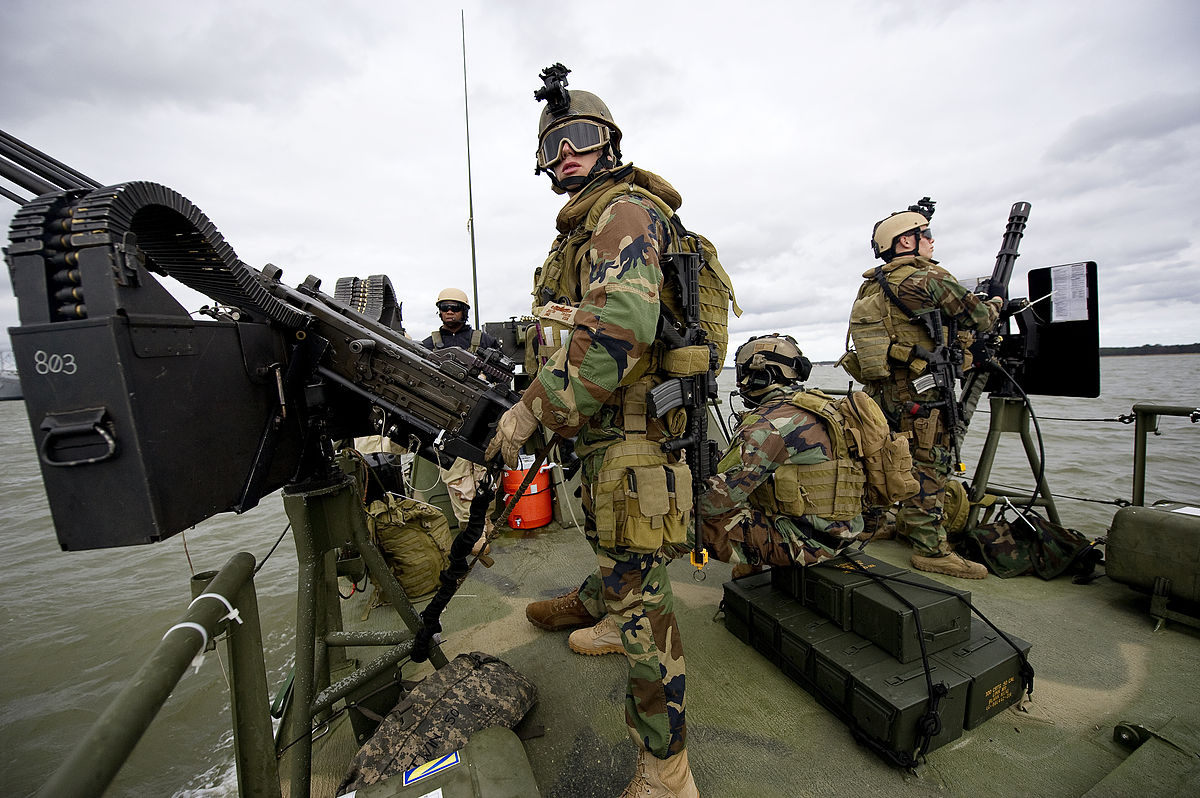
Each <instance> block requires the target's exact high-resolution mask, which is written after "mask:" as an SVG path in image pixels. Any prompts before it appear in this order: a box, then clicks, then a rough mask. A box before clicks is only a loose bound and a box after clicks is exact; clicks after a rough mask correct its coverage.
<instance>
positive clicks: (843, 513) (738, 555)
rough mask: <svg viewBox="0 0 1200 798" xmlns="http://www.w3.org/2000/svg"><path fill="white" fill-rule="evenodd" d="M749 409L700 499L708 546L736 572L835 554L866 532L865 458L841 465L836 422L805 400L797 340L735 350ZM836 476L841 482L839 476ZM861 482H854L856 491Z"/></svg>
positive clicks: (804, 363) (779, 338)
mask: <svg viewBox="0 0 1200 798" xmlns="http://www.w3.org/2000/svg"><path fill="white" fill-rule="evenodd" d="M734 362H735V364H736V369H737V371H736V375H737V388H738V393H739V395H740V396H741V398H742V401H743V402H744V403H745V404H746V407H747V410H746V411H745V412H744V413H742V414H741V416H740V418H739V419H738V425H737V428H736V429H735V430H734V432H733V438H732V440H731V441H730V446H729V449H728V450H727V451H726V452H725V456H724V457H723V458H722V459H721V462H720V463H719V464H718V466H717V471H718V473H717V474H716V476H714V477H712V478H710V479H709V482H708V490H707V491H706V492H705V493H704V495H703V496H702V497H701V498H700V499H699V509H700V514H701V517H702V519H703V528H704V545H705V547H706V548H707V549H708V551H709V552H710V553H711V554H712V555H713V556H715V557H716V558H717V559H719V560H722V561H724V562H729V563H733V565H734V576H740V575H742V574H744V573H747V572H750V571H751V570H758V569H759V568H761V567H762V566H764V565H792V564H795V565H813V564H815V563H818V562H821V561H822V560H827V559H830V558H832V557H835V556H837V555H838V554H839V553H840V552H841V551H842V549H844V548H846V547H847V546H849V545H850V544H851V543H852V542H854V541H855V539H856V538H857V536H858V534H859V533H860V532H862V530H863V519H862V508H863V489H862V484H863V483H862V479H857V480H855V479H853V478H851V479H847V471H846V468H847V467H848V468H849V469H850V471H849V474H850V476H851V477H853V476H854V475H855V474H857V475H858V476H861V474H862V466H861V463H860V462H859V461H858V460H857V459H855V458H852V457H849V456H848V455H845V453H843V456H844V457H846V458H847V460H848V462H846V463H842V464H840V465H842V466H843V468H842V469H839V468H838V467H837V466H838V465H839V464H838V463H837V459H838V454H837V452H836V451H835V449H836V446H835V444H834V443H833V442H832V441H831V438H830V433H829V430H828V426H829V425H830V424H832V423H836V422H832V421H829V420H826V419H825V418H823V417H821V416H820V415H818V414H817V413H816V412H815V411H814V410H813V409H808V408H806V407H805V406H804V404H805V403H806V396H807V397H808V398H809V399H813V400H815V402H808V404H809V407H813V408H815V407H818V406H820V404H821V403H822V402H823V401H824V400H823V399H821V398H818V397H820V396H822V395H819V394H815V395H814V394H806V392H805V391H804V390H803V388H804V386H803V385H802V383H803V382H804V380H806V379H807V378H808V375H809V372H810V371H811V370H812V364H811V363H810V362H809V360H808V358H806V357H804V355H803V353H802V352H801V351H800V349H799V347H798V346H797V345H796V342H795V340H794V339H793V338H792V337H791V336H788V335H780V334H778V333H773V334H771V335H765V336H761V337H757V338H751V339H750V340H749V341H747V342H746V343H744V344H742V345H741V346H740V347H739V348H738V350H737V354H736V355H735V356H734ZM839 477H840V479H839ZM855 486H857V489H856V488H855Z"/></svg>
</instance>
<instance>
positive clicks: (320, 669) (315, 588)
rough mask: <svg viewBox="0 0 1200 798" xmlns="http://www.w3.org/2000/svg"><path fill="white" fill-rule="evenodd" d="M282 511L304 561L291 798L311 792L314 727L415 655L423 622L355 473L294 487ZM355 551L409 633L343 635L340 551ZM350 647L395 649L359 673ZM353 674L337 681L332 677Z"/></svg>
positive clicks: (435, 653) (287, 738)
mask: <svg viewBox="0 0 1200 798" xmlns="http://www.w3.org/2000/svg"><path fill="white" fill-rule="evenodd" d="M283 505H284V510H285V511H286V512H287V516H288V519H289V520H290V521H291V523H292V534H293V537H294V538H295V541H296V558H297V560H298V564H299V569H298V583H297V589H296V670H295V678H294V681H293V687H292V694H291V700H290V704H289V706H288V708H287V714H286V715H285V718H284V722H283V723H282V724H281V726H280V730H281V731H280V737H279V739H278V740H277V741H276V753H277V754H279V755H282V754H283V746H286V745H288V744H289V743H292V742H293V741H294V745H291V746H290V748H288V749H287V756H289V757H291V763H290V779H291V784H290V791H289V794H290V795H293V796H307V795H308V794H309V779H310V770H311V767H310V766H311V761H312V732H313V723H314V721H320V720H323V719H328V717H329V716H330V714H331V713H330V710H331V709H332V708H333V705H334V704H335V703H336V702H337V701H339V700H342V699H344V698H347V697H348V696H350V695H351V694H352V693H355V692H356V691H358V690H361V689H362V688H364V687H365V686H366V685H367V683H368V682H370V681H371V680H373V679H375V678H376V677H378V676H380V675H381V674H383V673H384V672H386V671H387V670H388V669H389V668H391V667H393V666H395V664H396V663H397V662H399V661H400V660H402V659H404V658H405V657H407V656H409V654H411V653H412V647H413V640H414V636H415V634H416V632H417V630H418V629H419V628H420V626H421V620H420V618H419V617H418V615H417V613H416V610H414V609H413V606H412V603H411V602H410V601H409V600H408V596H407V595H405V593H404V589H403V588H402V587H401V586H400V583H399V582H398V581H397V580H396V577H395V575H394V574H393V573H392V571H391V569H389V568H388V567H387V564H386V563H385V562H384V560H383V555H382V554H381V553H380V551H379V549H378V547H376V546H375V545H374V544H373V543H372V542H371V541H370V536H369V534H368V531H367V522H366V513H365V511H364V510H363V506H362V502H361V501H360V500H359V498H358V490H357V482H356V481H355V480H354V478H353V477H351V476H349V475H344V474H342V475H340V477H339V476H335V477H334V478H333V479H332V480H331V481H330V482H328V483H325V484H322V485H312V484H306V485H296V484H293V485H289V486H288V487H286V488H284V489H283ZM345 545H351V546H353V547H354V548H355V549H356V550H357V551H358V553H359V554H360V555H361V556H362V559H363V562H364V563H365V564H366V567H367V570H368V571H369V572H370V574H371V575H372V576H374V577H375V580H376V581H377V582H378V583H379V584H380V585H381V586H382V587H383V592H384V594H385V596H386V597H387V599H388V601H389V602H390V603H391V605H392V606H393V607H394V608H395V609H396V612H397V613H399V615H400V618H401V619H402V620H403V621H404V624H405V626H407V627H408V632H407V633H406V632H403V631H398V632H394V633H389V632H344V631H342V619H341V608H340V601H341V598H340V595H339V592H338V574H337V561H336V558H337V550H338V549H339V548H341V547H342V546H345ZM346 646H390V647H391V648H389V649H388V650H387V651H386V652H385V653H383V654H382V655H380V656H379V657H377V658H376V659H374V660H372V661H371V662H370V663H369V664H367V665H364V666H362V667H358V668H354V667H353V663H352V662H351V661H350V660H349V659H348V658H347V657H346V653H345V647H346ZM429 659H430V662H431V663H432V664H433V665H434V667H437V668H441V667H442V666H443V665H445V664H446V655H445V654H444V653H443V652H442V650H441V648H440V647H439V646H438V644H437V643H434V644H433V645H432V647H431V649H430V656H429ZM340 672H349V675H347V676H344V677H343V678H341V679H339V680H338V681H337V682H336V683H331V681H332V678H331V677H332V674H334V673H340Z"/></svg>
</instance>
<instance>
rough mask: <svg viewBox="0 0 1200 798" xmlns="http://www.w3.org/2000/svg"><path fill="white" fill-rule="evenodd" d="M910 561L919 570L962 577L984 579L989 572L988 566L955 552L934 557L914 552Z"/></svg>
mask: <svg viewBox="0 0 1200 798" xmlns="http://www.w3.org/2000/svg"><path fill="white" fill-rule="evenodd" d="M910 563H911V564H912V567H913V568H916V569H917V570H918V571H928V572H930V573H934V574H946V575H947V576H957V577H959V578H961V579H983V578H984V577H985V576H987V573H988V571H987V566H985V565H983V564H982V563H977V562H973V561H971V560H968V559H965V558H963V557H960V556H959V555H958V554H955V553H954V552H951V553H950V554H942V555H938V556H934V557H923V556H922V555H920V554H914V555H913V556H912V560H910Z"/></svg>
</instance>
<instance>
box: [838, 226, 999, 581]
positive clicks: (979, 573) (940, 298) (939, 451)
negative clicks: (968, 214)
mask: <svg viewBox="0 0 1200 798" xmlns="http://www.w3.org/2000/svg"><path fill="white" fill-rule="evenodd" d="M872 248H873V250H874V252H875V254H876V256H877V257H879V258H880V259H882V260H883V261H884V263H883V265H882V266H877V267H875V268H872V269H869V270H867V271H866V272H864V273H863V277H864V278H865V282H864V283H863V285H862V287H861V288H860V289H859V292H858V299H857V300H856V302H855V308H856V309H857V308H859V307H862V306H864V305H865V304H867V303H869V302H870V301H871V300H872V299H877V300H879V299H882V301H880V304H881V306H882V307H883V308H885V311H884V314H883V318H882V321H881V324H882V326H883V328H884V330H885V331H886V335H884V336H881V340H882V341H883V346H886V347H887V351H886V352H885V353H883V354H884V356H885V357H886V362H887V367H888V370H889V371H890V375H889V376H887V377H885V378H882V379H864V383H865V390H866V392H867V393H868V394H870V396H871V397H872V398H874V399H875V400H876V401H877V402H878V403H879V406H880V407H881V408H882V409H883V412H884V414H885V415H886V416H887V418H888V422H889V424H891V425H892V428H893V429H894V430H896V431H899V432H906V433H910V434H911V439H910V445H911V447H912V458H913V468H914V475H915V476H916V477H917V480H918V482H919V483H920V486H921V489H920V492H918V493H917V495H916V496H913V497H912V498H910V499H905V500H904V501H903V502H901V504H900V509H899V511H898V512H897V515H896V531H897V532H899V533H900V534H902V535H906V536H907V537H908V539H909V541H910V542H911V543H912V547H913V556H912V566H913V568H916V569H918V570H922V571H931V572H934V573H942V574H949V575H950V576H957V577H963V578H967V579H982V578H983V577H985V576H986V575H987V569H986V568H985V567H984V566H983V565H981V564H979V563H976V562H972V561H970V560H966V559H964V558H963V557H961V556H959V555H958V554H956V553H955V552H954V551H953V549H952V548H951V546H950V544H949V543H948V542H947V540H946V527H945V525H944V524H943V509H942V505H943V502H944V499H945V493H946V481H947V480H948V479H949V476H950V470H951V462H950V461H951V456H952V453H951V449H950V437H949V431H948V427H947V423H946V417H945V413H944V412H943V411H941V410H938V409H934V410H932V411H930V413H929V415H928V417H924V418H922V417H920V416H915V415H912V414H911V413H909V412H907V410H906V406H907V407H911V405H908V404H907V403H912V402H916V403H919V404H934V403H936V402H938V401H939V400H941V399H942V398H943V397H942V396H941V395H940V392H939V391H938V390H937V389H933V390H930V391H926V392H924V393H918V392H917V390H916V389H915V388H914V386H913V380H915V379H917V378H918V377H919V376H921V374H922V373H923V372H924V371H925V367H926V362H925V361H924V360H923V359H922V358H921V357H920V354H919V349H924V350H925V351H929V352H932V351H933V350H934V349H935V348H936V347H937V346H939V345H942V344H947V343H954V342H948V341H934V340H933V338H932V337H931V335H930V333H929V331H928V329H927V326H926V325H925V324H924V323H922V321H921V318H920V316H921V315H922V314H925V313H939V314H941V316H942V319H943V320H944V321H945V325H944V327H945V329H947V330H949V329H953V328H954V327H957V328H958V329H959V330H962V331H964V332H965V331H971V330H975V331H982V330H987V329H990V328H991V327H992V326H994V325H995V323H996V320H997V318H999V314H1000V304H1001V302H1002V300H1001V299H1000V298H999V297H995V298H992V299H989V300H986V301H984V300H982V299H980V298H979V297H977V296H976V295H974V294H972V293H971V292H970V291H968V290H967V289H966V288H964V287H963V286H962V285H960V284H959V282H958V281H957V280H956V279H955V278H954V276H953V275H952V274H950V272H948V271H946V270H945V269H944V268H942V267H941V266H940V265H938V262H937V261H935V260H933V259H932V256H933V233H932V232H931V231H930V229H929V219H928V218H927V217H926V216H925V215H923V214H921V213H917V212H915V211H912V210H909V211H903V212H900V213H894V214H892V215H891V216H889V217H888V218H886V219H884V220H882V221H880V222H879V223H878V224H876V225H875V231H874V234H873V237H872ZM880 295H882V298H881V297H880ZM853 322H854V314H852V324H853ZM858 355H859V357H860V358H862V359H866V357H868V356H869V355H870V353H863V352H860V353H858ZM852 376H855V375H853V373H852Z"/></svg>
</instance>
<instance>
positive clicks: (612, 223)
mask: <svg viewBox="0 0 1200 798" xmlns="http://www.w3.org/2000/svg"><path fill="white" fill-rule="evenodd" d="M664 234H665V231H664V229H663V225H662V223H661V221H660V220H659V217H658V214H657V213H652V212H651V210H650V208H649V206H648V205H647V204H646V203H645V202H644V201H643V200H641V199H639V198H636V197H632V196H622V197H618V198H617V199H615V200H613V201H612V202H611V203H609V205H608V207H607V208H605V209H604V212H603V213H602V214H601V216H600V219H599V221H598V223H597V225H596V230H595V232H594V233H593V234H592V237H591V240H590V241H589V242H588V251H587V262H588V263H589V264H590V267H589V273H588V275H587V276H586V278H587V282H586V285H585V286H584V287H583V289H582V292H581V293H582V294H583V300H582V302H580V304H579V307H578V308H576V309H575V311H574V313H573V316H574V318H573V322H572V323H573V324H574V327H575V329H574V331H573V332H572V333H571V338H570V341H569V343H568V345H567V346H564V347H563V348H561V349H559V350H558V351H557V352H555V354H554V356H553V357H552V358H551V359H550V360H549V361H548V362H547V363H546V365H545V366H543V367H542V368H541V369H540V370H539V371H538V375H537V379H536V380H534V382H533V383H532V384H531V385H530V386H529V388H528V389H527V390H526V391H525V394H524V396H523V397H522V401H523V402H525V403H526V404H527V405H528V406H529V408H530V410H532V411H533V414H534V415H535V416H537V418H538V419H539V420H540V421H541V422H542V424H544V425H545V426H546V427H548V428H550V429H551V430H552V431H554V432H557V433H560V434H562V435H563V436H567V437H569V436H571V435H574V434H575V433H576V432H578V431H579V429H580V428H581V427H582V426H583V425H584V424H585V423H586V422H587V420H588V419H589V418H590V417H591V416H593V415H595V414H596V412H597V411H599V409H600V407H601V405H603V404H604V402H605V400H606V399H608V398H609V397H610V396H611V395H612V394H613V392H614V391H616V389H617V387H618V386H619V385H620V383H621V380H622V378H623V377H624V376H625V375H626V374H627V373H628V372H629V371H630V370H631V369H632V368H634V366H636V365H637V363H638V361H639V360H641V358H643V357H645V356H646V354H647V352H648V351H649V349H650V346H651V344H653V343H654V338H655V335H656V333H657V330H658V316H659V297H660V294H661V291H662V282H663V275H662V268H661V266H660V265H659V253H660V252H661V251H662V246H663V239H664Z"/></svg>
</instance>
